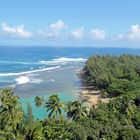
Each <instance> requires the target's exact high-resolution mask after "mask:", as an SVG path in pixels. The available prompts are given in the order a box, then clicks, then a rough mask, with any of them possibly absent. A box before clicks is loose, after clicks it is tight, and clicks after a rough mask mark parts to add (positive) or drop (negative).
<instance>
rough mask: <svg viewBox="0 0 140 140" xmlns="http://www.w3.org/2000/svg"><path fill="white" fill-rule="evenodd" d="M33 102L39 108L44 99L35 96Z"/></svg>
mask: <svg viewBox="0 0 140 140" xmlns="http://www.w3.org/2000/svg"><path fill="white" fill-rule="evenodd" d="M34 102H35V105H36V106H37V107H41V106H42V105H43V103H44V98H43V97H42V96H41V97H40V96H36V97H35V100H34Z"/></svg>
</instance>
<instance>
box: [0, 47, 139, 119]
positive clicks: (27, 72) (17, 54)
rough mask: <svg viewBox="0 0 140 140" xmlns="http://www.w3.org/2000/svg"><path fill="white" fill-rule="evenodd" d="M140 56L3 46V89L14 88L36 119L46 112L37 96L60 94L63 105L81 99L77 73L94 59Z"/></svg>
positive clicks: (122, 51)
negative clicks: (109, 56)
mask: <svg viewBox="0 0 140 140" xmlns="http://www.w3.org/2000/svg"><path fill="white" fill-rule="evenodd" d="M105 54H108V55H121V54H134V55H140V49H127V48H89V47H81V48H80V47H49V46H46V47H45V46H44V47H41V46H34V47H33V46H32V47H31V46H26V47H23V46H22V47H21V46H0V88H4V87H12V88H13V89H14V92H15V94H16V95H18V96H19V97H20V101H21V103H22V105H23V108H24V109H25V110H26V108H27V102H29V103H30V104H31V106H32V108H33V113H34V115H35V117H36V118H44V117H45V116H46V112H45V110H44V109H43V108H41V109H38V108H36V107H35V105H34V97H35V96H40V95H41V96H44V97H45V99H47V98H48V96H50V95H52V94H58V95H59V97H60V98H61V99H62V100H63V101H68V100H73V99H78V97H79V93H78V90H79V88H80V79H78V77H77V75H76V73H77V72H78V71H79V70H80V69H82V67H83V66H84V64H85V62H86V60H87V59H88V57H90V56H91V55H105Z"/></svg>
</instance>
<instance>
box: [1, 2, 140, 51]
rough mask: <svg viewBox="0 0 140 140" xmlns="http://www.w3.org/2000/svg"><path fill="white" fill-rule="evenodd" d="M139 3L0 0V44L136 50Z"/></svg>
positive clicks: (139, 42) (139, 33)
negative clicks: (129, 48)
mask: <svg viewBox="0 0 140 140" xmlns="http://www.w3.org/2000/svg"><path fill="white" fill-rule="evenodd" d="M139 7H140V0H0V45H19V46H20V45H23V46H24V45H25V46H26V45H31V46H36V45H42V46H75V47H79V46H93V47H131V48H140V8H139Z"/></svg>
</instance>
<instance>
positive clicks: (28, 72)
mask: <svg viewBox="0 0 140 140" xmlns="http://www.w3.org/2000/svg"><path fill="white" fill-rule="evenodd" d="M60 67H61V66H56V67H49V68H43V69H37V70H32V71H25V72H18V73H0V76H18V75H24V74H32V73H36V72H42V71H48V70H53V69H58V68H60Z"/></svg>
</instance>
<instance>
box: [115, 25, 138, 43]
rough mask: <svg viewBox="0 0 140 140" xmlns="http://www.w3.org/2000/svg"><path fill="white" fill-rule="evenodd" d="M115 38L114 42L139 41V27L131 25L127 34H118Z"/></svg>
mask: <svg viewBox="0 0 140 140" xmlns="http://www.w3.org/2000/svg"><path fill="white" fill-rule="evenodd" d="M115 38H116V40H129V41H140V26H139V25H138V24H136V25H132V26H131V27H130V29H129V31H128V32H126V33H124V34H119V35H117V36H116V37H115Z"/></svg>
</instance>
